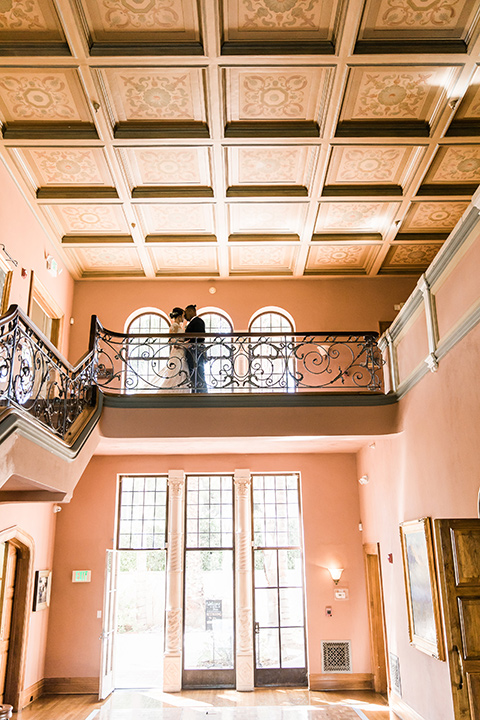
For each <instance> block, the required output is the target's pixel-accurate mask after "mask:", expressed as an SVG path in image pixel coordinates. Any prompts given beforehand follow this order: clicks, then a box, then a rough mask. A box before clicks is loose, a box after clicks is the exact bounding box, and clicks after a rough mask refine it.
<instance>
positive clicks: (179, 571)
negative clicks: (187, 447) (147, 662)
mask: <svg viewBox="0 0 480 720" xmlns="http://www.w3.org/2000/svg"><path fill="white" fill-rule="evenodd" d="M184 508H185V473H184V472H183V471H181V470H169V472H168V516H167V517H168V550H167V593H166V602H165V614H166V622H165V653H164V658H163V690H164V692H179V691H180V690H181V689H182V626H183V537H184V532H185V528H184V525H185V510H184Z"/></svg>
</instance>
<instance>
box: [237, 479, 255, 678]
mask: <svg viewBox="0 0 480 720" xmlns="http://www.w3.org/2000/svg"><path fill="white" fill-rule="evenodd" d="M233 482H234V487H235V607H236V648H235V657H236V688H237V690H240V691H250V690H253V689H254V650H253V599H252V584H253V569H252V524H251V485H252V478H251V474H250V470H235V473H234V476H233Z"/></svg>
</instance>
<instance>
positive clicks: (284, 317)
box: [248, 307, 295, 392]
mask: <svg viewBox="0 0 480 720" xmlns="http://www.w3.org/2000/svg"><path fill="white" fill-rule="evenodd" d="M248 329H249V332H251V333H264V334H265V337H257V338H255V337H252V338H251V340H250V357H249V366H250V386H251V389H252V390H255V391H260V392H262V391H263V392H265V391H266V390H274V391H277V392H295V378H294V371H295V360H294V358H293V357H292V354H291V348H292V343H291V338H290V336H289V333H292V332H294V331H295V326H294V322H293V318H292V317H291V315H290V314H289V313H287V312H286V311H285V310H282V309H281V308H276V307H265V308H262V309H261V310H258V311H257V312H256V313H255V314H254V315H253V317H252V319H251V320H250V323H249V328H248ZM272 333H286V334H285V336H283V337H274V336H273V337H271V338H269V337H268V336H269V335H271V334H272Z"/></svg>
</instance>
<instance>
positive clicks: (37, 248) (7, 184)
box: [0, 162, 74, 354]
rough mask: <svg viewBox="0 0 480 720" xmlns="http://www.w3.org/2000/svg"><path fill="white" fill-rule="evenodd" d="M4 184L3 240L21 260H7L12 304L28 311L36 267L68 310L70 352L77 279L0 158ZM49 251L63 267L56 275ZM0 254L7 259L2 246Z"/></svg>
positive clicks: (0, 199)
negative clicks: (47, 258) (48, 263)
mask: <svg viewBox="0 0 480 720" xmlns="http://www.w3.org/2000/svg"><path fill="white" fill-rule="evenodd" d="M0 188H1V191H0V218H1V222H2V236H1V238H0V242H2V243H3V244H4V245H5V247H6V249H7V251H8V252H9V253H10V255H11V256H12V257H13V258H14V259H15V260H17V261H18V266H17V267H15V266H14V265H12V263H7V265H8V267H9V268H10V269H12V270H13V277H12V286H11V292H10V298H9V304H16V305H19V306H20V307H21V308H22V310H24V311H25V312H27V310H28V296H29V288H30V274H31V271H32V270H33V271H34V273H35V276H36V277H37V278H38V280H39V281H40V282H41V283H42V285H43V286H44V288H45V289H46V290H47V292H48V293H49V294H50V295H51V297H52V298H53V299H54V300H55V302H56V303H57V305H59V306H60V307H61V308H62V310H63V311H64V313H65V322H64V325H63V331H62V345H61V348H60V351H61V352H62V353H63V354H66V352H67V348H68V339H69V330H70V324H69V320H70V316H71V307H72V301H73V287H74V283H73V279H72V277H71V276H70V274H69V272H68V270H67V268H66V267H65V265H63V263H62V262H61V261H60V257H59V253H58V251H57V249H56V248H55V246H54V245H53V243H52V241H51V240H50V239H49V237H48V236H47V234H46V232H45V231H44V230H43V228H42V227H41V225H40V223H39V222H38V220H37V219H36V218H35V217H34V215H33V212H32V210H31V209H30V207H29V205H28V203H27V201H26V200H25V198H24V197H23V195H22V193H21V192H20V190H19V189H18V187H17V185H16V184H15V182H14V181H13V179H12V178H11V176H10V175H9V173H8V172H7V170H6V168H5V166H4V165H3V163H2V162H0ZM49 254H50V255H53V256H54V258H55V259H56V260H57V262H58V265H59V268H61V269H62V270H63V272H62V273H61V274H60V275H58V276H57V277H55V278H54V277H52V276H51V275H50V273H49V272H47V268H46V265H45V256H46V255H49ZM0 255H1V256H2V258H3V259H6V258H5V255H4V253H3V251H2V250H1V249H0ZM22 268H24V269H25V270H26V271H27V277H25V278H22V275H21V272H22Z"/></svg>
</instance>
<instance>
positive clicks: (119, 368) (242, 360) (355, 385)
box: [91, 316, 384, 394]
mask: <svg viewBox="0 0 480 720" xmlns="http://www.w3.org/2000/svg"><path fill="white" fill-rule="evenodd" d="M377 337H378V335H377V333H374V332H364V333H356V332H335V333H327V332H291V333H284V332H282V333H265V332H263V333H262V332H255V333H225V334H213V333H204V334H201V335H200V334H199V335H169V334H166V333H158V334H143V333H135V334H123V333H117V332H112V331H110V330H106V329H105V328H104V327H103V326H102V325H101V323H100V322H99V321H98V319H97V318H96V316H93V318H92V333H91V342H92V347H93V349H94V353H95V372H94V379H95V382H96V384H97V385H98V387H99V388H101V389H102V390H103V391H104V392H106V393H112V394H113V393H114V394H121V393H124V394H143V393H167V392H169V393H171V392H176V393H183V392H185V393H189V392H210V393H215V392H223V393H226V392H233V393H238V392H252V393H258V392H281V393H289V392H291V393H294V392H305V391H306V392H308V391H310V392H312V391H340V390H341V391H356V392H359V391H365V392H378V391H381V390H382V383H383V374H382V366H383V364H384V361H383V358H382V355H381V352H380V350H379V348H378V346H377ZM182 352H183V353H186V354H190V357H191V365H192V364H193V365H194V368H193V372H192V373H191V374H190V372H189V371H188V369H187V368H186V366H185V363H184V362H182ZM202 368H203V372H204V376H205V384H204V382H203V377H202V372H201V371H202ZM199 369H200V372H199ZM167 377H168V378H169V383H168V387H162V384H164V382H165V379H166V378H167Z"/></svg>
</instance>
